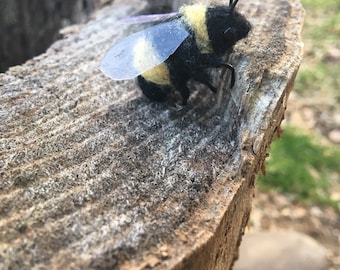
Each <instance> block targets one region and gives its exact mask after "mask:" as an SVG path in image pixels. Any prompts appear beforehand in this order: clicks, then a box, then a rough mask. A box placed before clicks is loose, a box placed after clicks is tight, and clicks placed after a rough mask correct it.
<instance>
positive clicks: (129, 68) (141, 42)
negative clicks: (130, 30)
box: [100, 20, 189, 80]
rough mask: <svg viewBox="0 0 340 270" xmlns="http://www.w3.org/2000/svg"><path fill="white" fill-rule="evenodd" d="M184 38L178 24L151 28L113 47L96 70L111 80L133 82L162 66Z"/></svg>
mask: <svg viewBox="0 0 340 270" xmlns="http://www.w3.org/2000/svg"><path fill="white" fill-rule="evenodd" d="M188 35H189V33H188V31H187V30H186V29H185V27H184V25H183V24H182V22H181V21H180V20H172V21H169V22H164V23H161V24H158V25H155V26H152V27H150V28H147V29H145V30H143V31H140V32H137V33H135V34H133V35H131V36H129V37H127V38H126V39H124V40H122V41H121V42H120V43H118V44H116V45H114V46H113V47H112V48H111V49H110V50H109V52H108V53H107V54H106V56H105V57H104V59H103V61H102V63H101V66H100V69H101V70H102V71H103V72H104V73H105V74H106V75H107V76H109V77H111V78H112V79H114V80H126V79H132V78H135V77H137V76H138V75H140V74H142V73H144V72H145V71H148V70H149V69H151V68H153V67H155V66H157V65H159V64H161V63H163V62H164V61H165V60H166V59H167V58H168V57H169V56H170V55H171V54H173V53H174V52H175V51H176V49H177V48H178V47H179V46H180V45H181V43H182V42H183V41H184V39H185V38H186V37H187V36H188Z"/></svg>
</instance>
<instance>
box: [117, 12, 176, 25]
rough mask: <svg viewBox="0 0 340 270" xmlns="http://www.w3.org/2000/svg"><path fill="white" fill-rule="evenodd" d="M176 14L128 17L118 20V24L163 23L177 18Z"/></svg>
mask: <svg viewBox="0 0 340 270" xmlns="http://www.w3.org/2000/svg"><path fill="white" fill-rule="evenodd" d="M178 14H179V13H178V12H171V13H164V14H147V15H138V16H130V17H125V18H123V19H120V20H119V21H118V22H121V23H125V24H137V23H150V22H164V21H166V20H169V19H172V18H174V17H176V16H178Z"/></svg>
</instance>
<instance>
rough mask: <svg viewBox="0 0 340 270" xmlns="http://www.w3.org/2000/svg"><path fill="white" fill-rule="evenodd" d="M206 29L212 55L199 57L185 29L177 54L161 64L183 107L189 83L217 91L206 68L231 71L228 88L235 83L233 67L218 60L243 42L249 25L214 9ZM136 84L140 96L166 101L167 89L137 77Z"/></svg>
mask: <svg viewBox="0 0 340 270" xmlns="http://www.w3.org/2000/svg"><path fill="white" fill-rule="evenodd" d="M206 18H207V29H208V35H209V39H210V41H211V46H212V49H213V51H214V53H212V54H202V53H201V52H200V50H199V48H198V46H197V44H196V41H195V33H194V32H193V30H192V29H191V28H190V27H188V31H189V33H190V35H189V36H188V37H187V38H186V39H185V40H184V42H183V43H182V44H181V45H180V46H179V47H178V48H177V50H176V51H175V52H174V53H173V54H172V55H171V56H170V57H169V58H168V59H167V60H166V61H165V63H166V64H167V67H168V69H169V73H170V81H171V83H172V85H173V88H175V89H176V90H178V91H179V92H180V93H181V96H182V104H183V105H186V104H187V102H188V99H189V96H190V91H189V88H188V86H187V83H188V81H189V80H190V79H192V80H194V81H197V82H199V83H202V84H205V85H206V86H208V87H209V89H210V90H211V91H212V92H214V93H216V91H217V89H216V87H214V86H213V85H212V84H211V78H210V76H209V74H208V73H207V69H208V68H220V67H225V68H228V69H230V70H231V72H232V76H231V77H232V80H231V87H232V86H233V85H234V82H235V75H234V69H233V67H232V66H231V65H230V64H228V63H226V62H224V61H222V60H221V59H220V58H219V57H220V56H221V55H223V54H225V53H226V52H227V50H230V51H231V49H232V47H233V46H234V45H235V43H236V42H237V41H238V40H240V39H242V38H245V37H246V36H247V35H248V32H249V31H250V28H251V27H250V23H249V22H248V21H247V20H246V19H245V18H244V17H243V16H242V15H241V14H239V13H238V12H236V11H234V10H231V9H230V8H229V7H228V6H214V7H209V8H207V14H206ZM138 84H139V86H140V88H141V89H142V91H143V93H144V94H145V95H146V96H147V97H148V98H150V99H151V100H155V101H164V100H166V96H167V94H168V93H169V92H170V91H171V86H168V85H167V86H164V85H158V84H155V83H153V82H151V81H147V80H145V79H144V78H143V77H142V76H138Z"/></svg>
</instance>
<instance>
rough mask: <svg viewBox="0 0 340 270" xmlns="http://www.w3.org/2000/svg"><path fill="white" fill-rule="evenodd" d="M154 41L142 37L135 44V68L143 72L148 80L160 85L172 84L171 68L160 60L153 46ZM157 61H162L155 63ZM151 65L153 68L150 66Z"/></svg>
mask: <svg viewBox="0 0 340 270" xmlns="http://www.w3.org/2000/svg"><path fill="white" fill-rule="evenodd" d="M151 42H152V41H150V40H147V39H146V38H143V37H141V38H140V39H138V40H137V42H136V45H135V46H134V52H133V53H134V54H133V55H134V58H133V66H134V68H135V69H136V70H137V71H139V72H142V74H141V75H142V76H143V77H144V78H145V79H146V80H147V81H151V82H153V83H156V84H160V85H168V84H170V75H169V69H168V67H167V66H166V64H165V63H162V61H160V60H159V56H158V53H157V51H155V50H154V48H153V46H152V43H151ZM155 63H160V64H158V65H156V66H155V65H154V64H155ZM150 67H151V68H150Z"/></svg>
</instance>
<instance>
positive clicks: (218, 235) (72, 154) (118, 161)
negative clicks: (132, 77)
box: [0, 0, 303, 269]
mask: <svg viewBox="0 0 340 270" xmlns="http://www.w3.org/2000/svg"><path fill="white" fill-rule="evenodd" d="M139 6H140V4H139V3H138V2H133V3H132V2H129V3H128V4H127V3H126V2H124V3H120V2H117V3H115V4H114V5H113V6H111V7H107V8H105V9H103V10H101V11H100V12H98V13H97V14H96V16H95V18H94V19H93V20H92V21H91V22H89V23H88V24H86V25H80V26H74V27H71V28H68V29H66V30H64V34H65V37H64V38H63V39H61V40H59V41H57V42H56V43H55V44H53V45H52V46H51V47H50V49H49V50H48V51H47V52H46V53H45V54H42V55H40V56H38V57H36V58H34V59H32V60H29V61H28V62H26V63H25V64H24V65H22V66H16V67H12V68H11V69H10V70H9V71H8V72H7V73H5V74H1V75H0V93H1V99H0V135H1V138H0V178H1V181H0V268H1V269H32V268H35V269H118V268H119V269H150V268H152V269H230V268H231V266H232V264H233V261H234V260H235V259H236V258H237V253H238V245H239V243H240V241H241V236H242V234H243V230H244V227H245V226H246V224H247V220H248V217H249V214H250V210H251V200H252V197H253V193H254V185H255V181H256V178H257V175H258V173H259V171H260V169H261V168H262V166H263V162H264V159H265V157H266V155H267V149H268V146H269V145H270V142H271V141H272V137H273V134H274V133H275V132H276V130H277V129H278V128H279V126H280V123H281V121H282V119H283V117H284V111H285V107H286V101H287V98H288V95H289V92H290V91H291V90H292V86H293V82H294V79H295V75H296V73H297V70H298V67H299V64H300V62H301V57H302V42H301V38H300V32H301V28H302V20H303V9H302V7H301V5H300V3H299V2H298V0H264V1H257V0H251V1H240V2H239V4H238V9H239V11H240V12H241V13H243V14H245V15H246V16H247V18H248V19H249V21H250V22H251V23H252V25H253V29H252V32H251V34H250V36H249V38H247V39H245V40H243V41H241V42H239V44H238V45H237V46H236V47H235V51H234V53H233V54H232V56H231V58H230V61H231V62H232V64H233V65H234V67H235V69H236V74H237V80H236V85H235V87H234V88H233V89H231V90H229V81H228V80H227V74H228V72H227V71H226V72H225V71H214V72H215V73H214V83H215V84H216V85H218V86H219V90H220V94H219V95H218V96H219V99H218V98H217V96H215V95H213V94H212V93H211V91H210V90H209V89H206V87H200V86H198V85H196V84H192V85H191V86H190V87H191V90H192V91H193V94H192V96H191V98H190V100H189V104H188V106H186V107H184V108H183V109H181V110H178V109H177V108H176V107H174V106H173V105H172V104H171V103H170V102H166V103H162V104H160V103H154V102H150V101H149V100H147V99H146V98H145V97H143V96H142V95H141V92H140V90H139V89H138V88H137V87H136V85H135V82H133V81H118V82H115V81H111V80H110V79H108V78H107V77H105V76H104V75H103V74H102V73H101V72H100V71H99V70H98V66H99V63H100V61H101V59H102V57H103V55H104V54H105V53H106V51H107V49H108V48H109V47H110V46H111V45H112V44H113V43H115V41H117V40H118V39H120V38H122V36H123V35H124V33H125V32H128V31H130V30H131V29H130V26H124V25H119V24H118V23H117V22H116V18H118V17H124V16H126V15H129V14H132V13H135V12H138V11H139V10H140V9H141V8H140V7H139ZM125 34H126V33H125Z"/></svg>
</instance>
